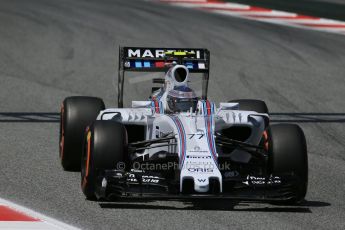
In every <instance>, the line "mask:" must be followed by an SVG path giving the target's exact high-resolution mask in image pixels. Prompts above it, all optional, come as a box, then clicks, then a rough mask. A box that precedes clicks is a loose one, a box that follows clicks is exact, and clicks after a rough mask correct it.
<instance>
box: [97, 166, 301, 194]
mask: <svg viewBox="0 0 345 230" xmlns="http://www.w3.org/2000/svg"><path fill="white" fill-rule="evenodd" d="M296 180H299V178H298V177H297V176H295V175H287V174H285V175H269V176H266V177H263V176H254V175H247V176H239V177H235V178H223V188H225V189H223V192H222V193H220V192H219V191H218V190H217V188H216V186H215V187H213V189H210V192H208V193H195V192H194V193H189V192H182V193H181V192H180V191H179V181H177V180H174V179H167V178H165V177H163V176H162V175H161V174H160V173H157V172H143V171H142V172H138V171H137V172H134V171H132V172H124V171H119V170H106V171H104V172H102V173H101V174H100V175H99V176H98V177H97V181H96V196H97V198H98V199H105V200H109V201H111V200H114V199H117V198H151V199H178V200H179V199H200V198H218V199H236V200H245V201H284V200H290V199H293V198H295V197H296V194H294V191H296V188H294V187H293V186H296V184H298V183H296ZM210 183H211V181H210ZM211 187H212V186H211Z"/></svg>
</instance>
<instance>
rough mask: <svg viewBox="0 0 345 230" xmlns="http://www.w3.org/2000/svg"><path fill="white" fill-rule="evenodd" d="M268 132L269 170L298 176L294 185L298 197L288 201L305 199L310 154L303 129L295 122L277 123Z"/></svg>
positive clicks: (295, 201)
mask: <svg viewBox="0 0 345 230" xmlns="http://www.w3.org/2000/svg"><path fill="white" fill-rule="evenodd" d="M268 133H269V138H270V141H269V171H270V172H271V173H272V174H282V173H283V174H284V173H292V174H294V175H296V176H297V178H298V180H297V181H296V184H295V185H294V186H293V187H294V188H295V191H294V193H295V195H296V198H294V199H291V200H288V201H287V203H297V202H299V201H301V200H303V199H304V197H305V195H306V192H307V187H308V155H307V144H306V139H305V136H304V133H303V130H302V129H301V128H300V127H299V126H298V125H295V124H276V125H271V126H270V127H269V129H268Z"/></svg>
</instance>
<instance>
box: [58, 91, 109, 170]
mask: <svg viewBox="0 0 345 230" xmlns="http://www.w3.org/2000/svg"><path fill="white" fill-rule="evenodd" d="M104 109H105V105H104V102H103V101H102V99H100V98H96V97H81V96H76V97H67V98H66V99H65V100H64V101H63V103H62V106H61V113H60V138H59V139H60V140H59V147H60V154H59V156H60V161H61V164H62V167H63V168H64V170H67V171H78V170H80V158H81V153H82V147H83V137H84V132H85V129H86V127H87V126H88V125H90V124H91V123H92V122H93V121H94V120H96V117H97V115H98V114H99V112H100V111H101V110H104Z"/></svg>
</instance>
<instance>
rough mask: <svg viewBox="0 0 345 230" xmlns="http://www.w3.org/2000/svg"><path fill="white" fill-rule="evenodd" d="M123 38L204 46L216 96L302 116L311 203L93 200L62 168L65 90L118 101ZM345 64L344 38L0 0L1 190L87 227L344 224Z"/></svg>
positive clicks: (102, 6) (126, 8) (128, 10)
mask: <svg viewBox="0 0 345 230" xmlns="http://www.w3.org/2000/svg"><path fill="white" fill-rule="evenodd" d="M120 44H121V45H133V46H134V45H138V46H175V47H179V46H181V47H207V48H209V49H210V51H211V54H212V61H211V65H212V69H211V82H210V90H209V96H210V99H213V100H215V101H221V100H223V101H224V100H229V99H235V98H260V99H263V100H265V101H266V102H267V104H268V106H269V108H270V110H271V111H272V112H274V114H275V115H274V116H273V120H274V121H275V122H278V121H281V122H287V121H291V122H297V123H298V124H300V125H301V126H302V128H303V130H304V131H305V134H306V137H307V143H308V147H309V154H308V156H309V173H310V176H309V190H308V194H307V196H306V201H305V202H304V203H303V204H302V205H300V206H274V205H269V204H251V203H244V202H236V201H226V202H224V201H202V202H178V201H148V202H137V201H122V202H115V203H104V202H103V203H98V202H90V201H86V200H85V198H84V196H83V195H82V192H81V190H80V175H79V173H76V172H64V171H62V168H61V166H60V164H59V159H58V132H59V131H58V130H59V129H58V122H57V121H58V120H57V118H58V117H57V115H56V112H57V111H58V109H59V106H60V103H61V101H62V100H63V98H64V97H66V96H70V95H92V96H99V97H102V98H103V99H104V100H105V103H106V105H107V106H115V105H116V103H115V98H116V90H114V87H113V85H114V78H115V76H116V70H117V55H118V53H117V46H118V45H120ZM344 67H345V39H344V36H342V35H337V34H330V33H324V32H317V31H309V30H303V29H297V28H290V27H283V26H278V25H271V24H264V23H260V22H255V21H248V20H244V19H239V18H231V17H223V16H219V15H213V14H208V13H205V12H198V11H193V10H189V9H182V8H174V7H171V6H167V5H160V4H154V3H148V2H143V1H134V0H133V1H125V0H123V1H120V0H99V1H86V0H84V1H83V0H78V1H77V0H74V1H72V0H59V1H46V0H32V1H25V0H22V1H20V0H1V2H0V112H1V116H0V133H1V135H0V159H1V160H0V196H1V197H2V198H5V199H8V200H11V201H13V202H16V203H18V204H21V205H24V206H26V207H29V208H31V209H34V210H36V211H39V212H42V213H45V214H46V215H48V216H51V217H54V218H56V219H58V220H61V221H64V222H66V223H69V224H72V225H74V226H77V227H81V228H83V229H120V228H121V229H162V228H164V229H344V228H345V222H344V219H345V193H344V191H345V183H344V182H345V176H344V175H345V164H344V161H345V152H344V146H345V100H344V99H345V90H344V89H345V81H344V75H345V69H344ZM142 92H144V91H141V89H140V87H139V86H131V87H130V88H127V91H126V94H127V96H128V98H130V96H129V95H132V96H131V97H132V98H136V99H142V98H140V97H142V95H141V94H142ZM139 94H140V95H139ZM48 112H51V113H48Z"/></svg>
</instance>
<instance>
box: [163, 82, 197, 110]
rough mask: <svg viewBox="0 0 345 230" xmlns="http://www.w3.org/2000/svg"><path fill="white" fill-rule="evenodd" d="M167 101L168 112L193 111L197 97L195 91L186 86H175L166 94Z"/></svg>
mask: <svg viewBox="0 0 345 230" xmlns="http://www.w3.org/2000/svg"><path fill="white" fill-rule="evenodd" d="M167 102H168V107H169V110H170V112H173V113H177V112H187V111H190V108H192V111H193V112H195V110H196V107H197V104H198V98H197V96H196V94H195V92H194V91H193V90H192V89H191V88H189V87H187V86H175V87H174V89H172V90H170V91H169V92H168V95H167Z"/></svg>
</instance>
